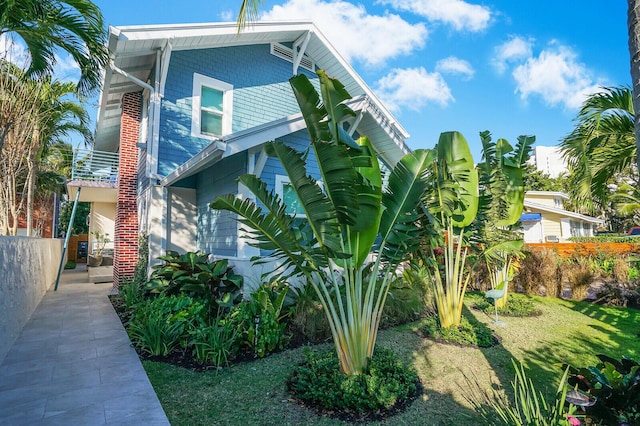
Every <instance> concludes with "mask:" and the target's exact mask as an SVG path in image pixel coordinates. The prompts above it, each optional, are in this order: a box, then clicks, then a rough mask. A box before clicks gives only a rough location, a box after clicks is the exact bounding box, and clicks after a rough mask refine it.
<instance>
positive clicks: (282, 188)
mask: <svg viewBox="0 0 640 426" xmlns="http://www.w3.org/2000/svg"><path fill="white" fill-rule="evenodd" d="M276 194H278V196H279V197H280V199H282V201H283V202H284V205H285V206H286V211H287V213H288V214H290V215H294V216H295V217H305V216H304V209H303V208H302V205H301V204H300V200H299V199H298V196H297V195H296V191H295V190H294V189H293V185H292V184H291V180H290V179H289V177H287V176H282V175H276Z"/></svg>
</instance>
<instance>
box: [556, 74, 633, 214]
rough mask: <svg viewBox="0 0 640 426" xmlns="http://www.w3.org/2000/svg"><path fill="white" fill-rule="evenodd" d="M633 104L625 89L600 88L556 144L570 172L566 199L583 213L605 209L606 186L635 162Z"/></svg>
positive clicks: (586, 102)
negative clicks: (570, 200)
mask: <svg viewBox="0 0 640 426" xmlns="http://www.w3.org/2000/svg"><path fill="white" fill-rule="evenodd" d="M633 102H634V101H633V96H632V93H631V89H629V88H628V87H604V88H603V89H602V91H601V92H598V93H594V94H593V95H591V96H589V98H587V100H586V101H585V102H584V103H583V105H582V108H581V109H580V112H579V113H578V115H577V117H576V126H575V128H574V130H573V131H572V132H571V134H569V135H568V136H567V137H565V138H564V139H563V140H562V141H561V142H560V150H561V152H562V154H563V156H564V158H565V159H566V160H567V164H568V166H569V171H570V181H571V184H570V185H569V195H570V196H571V199H572V201H574V202H575V203H576V205H578V206H582V210H583V211H584V212H585V213H589V214H594V212H595V211H596V210H597V209H602V208H604V207H606V206H607V203H608V201H609V193H610V190H609V187H608V185H609V184H611V183H612V179H613V178H614V177H615V176H618V175H619V174H620V173H622V172H625V171H629V170H630V167H631V165H632V164H633V163H634V161H635V159H636V153H637V149H636V138H635V133H634V106H633ZM635 173H637V172H635ZM635 173H632V174H635Z"/></svg>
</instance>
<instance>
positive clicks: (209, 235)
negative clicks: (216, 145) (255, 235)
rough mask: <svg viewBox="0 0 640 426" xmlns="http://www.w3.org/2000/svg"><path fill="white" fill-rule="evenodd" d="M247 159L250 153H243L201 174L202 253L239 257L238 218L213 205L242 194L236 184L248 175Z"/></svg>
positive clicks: (199, 214)
mask: <svg viewBox="0 0 640 426" xmlns="http://www.w3.org/2000/svg"><path fill="white" fill-rule="evenodd" d="M246 159H247V154H246V152H242V153H239V154H236V155H234V156H231V157H229V158H225V159H224V160H222V161H221V162H219V163H217V164H215V165H214V166H213V167H211V168H209V169H207V170H204V171H203V172H200V173H199V174H198V177H197V196H196V203H197V209H198V218H197V222H198V233H197V239H198V241H197V246H198V250H201V251H204V252H205V253H211V254H215V255H217V256H237V243H238V232H237V225H236V220H235V215H234V214H232V213H229V212H227V211H221V210H213V209H211V208H210V207H209V203H211V202H212V201H213V199H214V198H215V197H216V196H218V195H224V194H237V193H238V183H237V182H236V180H237V179H238V177H239V176H240V175H242V174H244V173H246V168H247V164H246V163H247V162H246ZM194 219H195V218H194Z"/></svg>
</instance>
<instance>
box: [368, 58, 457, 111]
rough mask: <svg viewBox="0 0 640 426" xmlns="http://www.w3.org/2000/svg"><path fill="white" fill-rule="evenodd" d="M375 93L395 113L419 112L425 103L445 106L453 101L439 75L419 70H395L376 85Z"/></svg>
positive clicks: (422, 69)
mask: <svg viewBox="0 0 640 426" xmlns="http://www.w3.org/2000/svg"><path fill="white" fill-rule="evenodd" d="M376 93H377V94H378V95H379V96H380V99H382V101H383V102H384V103H385V105H386V106H387V107H388V108H389V109H391V110H393V111H397V110H399V109H400V108H408V109H411V110H414V111H418V110H420V108H422V107H423V106H424V105H426V104H427V103H431V102H432V103H436V104H439V105H442V106H446V105H448V104H449V102H452V101H454V99H453V96H452V95H451V90H450V89H449V86H447V83H446V82H445V81H444V79H443V78H442V75H440V73H437V72H434V73H429V72H427V71H426V70H425V69H424V68H423V67H420V68H407V69H399V68H395V69H393V70H391V72H390V73H389V74H387V75H386V76H384V77H382V78H381V79H380V80H378V82H377V83H376Z"/></svg>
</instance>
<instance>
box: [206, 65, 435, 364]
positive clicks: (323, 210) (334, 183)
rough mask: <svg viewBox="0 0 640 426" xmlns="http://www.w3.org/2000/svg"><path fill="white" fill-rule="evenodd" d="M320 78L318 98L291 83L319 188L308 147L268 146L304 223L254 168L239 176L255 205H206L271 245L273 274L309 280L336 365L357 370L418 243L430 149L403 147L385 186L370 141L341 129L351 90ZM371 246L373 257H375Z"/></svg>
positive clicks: (304, 84) (229, 198) (226, 201)
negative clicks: (396, 277) (400, 269)
mask: <svg viewBox="0 0 640 426" xmlns="http://www.w3.org/2000/svg"><path fill="white" fill-rule="evenodd" d="M318 77H319V81H320V89H321V93H322V100H321V99H320V96H319V95H318V93H317V92H316V90H315V88H314V86H313V85H312V84H311V82H310V81H309V79H308V78H307V77H306V76H305V75H299V76H296V77H293V78H292V79H291V80H290V81H291V86H292V88H293V92H294V94H295V96H296V99H297V101H298V104H299V106H300V110H301V111H302V115H303V116H304V119H305V122H306V125H307V130H308V132H309V136H310V139H311V147H310V149H311V150H313V152H314V153H315V158H316V159H317V164H318V169H319V171H320V175H321V177H322V182H323V185H322V187H321V186H320V185H319V184H318V183H317V182H316V180H315V179H314V178H313V177H311V176H310V175H309V173H308V170H307V167H306V166H307V164H306V158H307V155H306V154H304V153H300V152H298V151H296V150H294V149H293V148H290V147H288V146H287V145H285V144H284V143H281V142H270V143H268V144H267V145H266V150H267V153H268V154H269V155H270V156H273V157H277V158H278V159H279V160H280V163H281V164H282V166H283V168H284V169H285V171H286V173H287V175H288V176H289V179H290V181H291V185H292V189H293V190H294V191H295V193H296V195H297V197H298V200H299V203H300V206H301V207H302V208H303V209H304V212H305V216H306V221H305V222H304V224H303V225H301V226H296V225H295V222H294V217H293V216H290V215H288V214H287V213H286V206H285V205H284V203H283V202H282V200H281V199H280V197H278V196H277V195H275V194H274V193H273V192H271V191H269V190H268V189H267V186H266V184H265V183H264V182H262V181H261V180H260V179H259V178H257V177H256V176H254V175H243V176H241V177H240V179H239V182H240V183H242V184H243V185H244V186H245V187H246V188H248V189H249V191H251V193H253V194H254V195H255V199H256V200H258V201H259V203H260V206H258V204H257V202H256V201H253V200H251V199H246V200H241V199H238V198H237V196H236V195H235V194H229V195H226V196H222V197H217V198H216V199H215V200H214V201H213V203H211V207H212V208H214V209H224V210H228V211H231V212H233V213H236V214H237V215H238V217H239V219H238V220H239V221H240V222H241V223H242V224H243V225H244V226H245V227H246V232H247V236H248V237H249V239H250V241H252V244H253V245H254V246H256V247H259V248H260V249H263V250H269V251H271V252H272V255H271V257H270V258H269V259H268V260H266V261H269V262H271V263H270V264H274V263H275V262H274V260H278V261H280V266H279V267H276V270H275V271H274V272H273V273H272V278H274V279H279V278H281V279H283V280H287V279H288V278H290V277H291V276H295V277H302V278H303V279H305V280H306V282H307V283H308V284H310V285H312V286H313V288H314V290H315V292H316V294H317V296H318V298H319V300H320V301H321V303H322V306H323V308H324V311H325V313H326V315H327V319H328V322H329V325H330V328H331V333H332V336H333V340H334V343H335V347H336V352H337V354H338V359H339V360H340V367H341V370H342V371H343V372H344V373H346V374H360V373H362V372H363V371H365V370H366V368H367V364H368V362H369V359H370V358H371V356H372V354H373V350H374V347H375V343H376V337H377V333H378V326H379V324H380V319H381V315H382V309H383V307H384V304H385V300H386V297H387V294H388V291H389V285H390V283H391V277H392V276H393V274H394V273H395V271H396V268H397V266H398V264H399V263H400V262H402V261H404V260H405V259H406V256H407V253H409V252H411V251H414V250H418V249H419V248H420V246H419V236H420V233H421V232H422V230H421V229H420V227H419V226H418V222H417V220H418V219H420V217H421V215H420V213H419V212H420V210H418V209H417V207H418V206H419V205H420V203H421V198H422V196H423V194H424V192H425V190H426V186H427V176H428V165H429V164H430V163H431V162H432V161H433V158H434V153H433V151H427V150H417V151H415V152H413V153H411V154H407V155H406V156H405V157H403V158H402V160H401V161H400V162H399V163H398V164H397V165H396V166H395V167H394V168H393V171H392V172H391V173H390V175H389V178H388V184H387V187H386V190H385V191H383V190H382V187H383V179H382V175H381V172H380V167H379V164H378V159H377V156H376V153H375V151H374V150H373V147H372V146H371V144H370V142H369V140H368V139H367V138H366V137H362V138H360V139H358V141H354V140H353V139H352V138H351V136H349V135H348V134H347V133H346V132H345V131H344V129H343V128H342V126H341V124H342V121H343V119H345V118H348V117H351V116H355V113H354V112H353V110H351V109H350V108H349V107H348V106H346V105H345V104H344V103H343V102H344V101H345V100H348V99H350V95H349V94H348V93H347V91H346V89H345V88H344V86H343V85H342V84H341V83H340V82H339V81H337V80H335V79H332V78H329V77H327V75H326V73H324V72H323V71H318ZM377 238H378V239H377ZM376 239H377V240H376ZM374 243H376V245H377V251H378V256H376V258H375V260H374V261H372V262H371V261H369V260H368V259H369V255H370V252H371V251H372V249H373V247H374ZM263 261H264V260H263Z"/></svg>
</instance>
